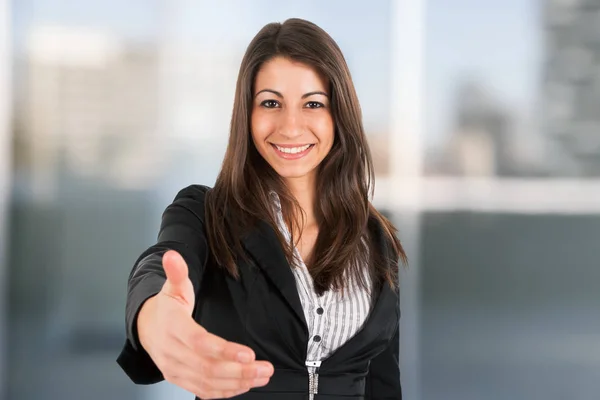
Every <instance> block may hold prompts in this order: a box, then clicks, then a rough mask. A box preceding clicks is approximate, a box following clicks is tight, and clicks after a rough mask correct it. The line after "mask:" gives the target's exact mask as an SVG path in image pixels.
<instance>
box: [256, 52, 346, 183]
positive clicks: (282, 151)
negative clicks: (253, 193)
mask: <svg viewBox="0 0 600 400" xmlns="http://www.w3.org/2000/svg"><path fill="white" fill-rule="evenodd" d="M254 87H255V89H254V93H253V95H254V101H253V104H252V118H251V129H252V140H253V141H254V145H255V146H256V149H257V150H258V152H259V153H260V154H261V155H262V157H263V158H264V159H265V160H266V161H267V162H268V163H269V165H271V167H272V168H273V169H274V170H275V171H276V172H277V173H278V174H279V175H280V176H281V177H283V178H284V179H285V180H286V181H290V180H297V179H302V180H308V181H309V182H311V183H312V182H314V178H315V176H316V171H317V167H318V165H319V164H320V163H321V161H323V159H324V158H325V156H327V153H329V150H331V146H332V145H333V138H334V124H333V118H332V115H331V109H330V102H329V99H330V93H329V90H328V84H327V81H326V80H325V79H324V78H323V77H322V76H320V75H319V74H318V73H317V72H316V71H315V70H314V69H313V68H312V67H309V66H308V65H306V64H302V63H298V62H295V61H291V60H289V59H286V58H283V57H276V58H273V59H272V60H270V61H268V62H266V63H265V64H263V66H262V67H261V68H260V70H259V71H258V73H257V75H256V81H255V85H254Z"/></svg>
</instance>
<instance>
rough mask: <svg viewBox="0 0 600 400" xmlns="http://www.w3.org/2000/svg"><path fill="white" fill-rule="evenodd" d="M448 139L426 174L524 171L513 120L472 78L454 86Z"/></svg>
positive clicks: (516, 173) (517, 173)
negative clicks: (518, 151)
mask: <svg viewBox="0 0 600 400" xmlns="http://www.w3.org/2000/svg"><path fill="white" fill-rule="evenodd" d="M453 104H454V105H455V106H454V107H455V108H454V111H453V125H452V126H451V130H450V135H449V137H448V140H447V141H446V142H445V143H444V144H443V147H442V149H440V150H439V152H438V154H436V155H433V160H434V161H433V165H431V164H430V165H429V166H428V168H427V174H438V173H441V174H450V175H454V176H476V177H483V176H514V175H520V174H523V173H525V171H523V170H522V168H521V166H522V165H523V160H520V159H518V156H517V154H518V153H517V152H516V151H515V150H516V148H517V147H518V141H517V138H516V137H515V121H514V118H513V116H512V114H511V113H510V112H509V110H508V109H507V108H506V107H504V106H503V105H502V104H501V102H500V101H499V100H498V99H496V98H495V97H494V96H493V94H492V93H491V92H490V91H489V90H488V88H487V87H486V86H485V85H483V84H481V83H479V82H478V81H476V80H472V79H467V80H463V81H461V82H460V83H459V85H458V86H457V90H456V93H455V96H454V100H453Z"/></svg>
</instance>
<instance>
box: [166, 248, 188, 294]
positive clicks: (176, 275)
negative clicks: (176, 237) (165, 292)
mask: <svg viewBox="0 0 600 400" xmlns="http://www.w3.org/2000/svg"><path fill="white" fill-rule="evenodd" d="M162 263H163V268H164V270H165V274H166V275H167V280H168V282H169V283H170V284H171V285H172V286H173V287H177V286H180V285H183V284H184V283H185V282H186V281H187V279H188V266H187V264H186V262H185V260H184V259H183V257H182V256H181V254H179V253H178V252H176V251H175V250H169V251H167V252H166V253H165V254H164V255H163V258H162Z"/></svg>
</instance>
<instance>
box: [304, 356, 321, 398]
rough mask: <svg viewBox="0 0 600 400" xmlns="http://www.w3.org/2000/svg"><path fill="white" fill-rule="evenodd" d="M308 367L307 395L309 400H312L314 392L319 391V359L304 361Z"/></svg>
mask: <svg viewBox="0 0 600 400" xmlns="http://www.w3.org/2000/svg"><path fill="white" fill-rule="evenodd" d="M306 367H307V368H308V395H309V397H308V398H309V400H314V398H315V394H318V393H319V368H320V367H321V361H306Z"/></svg>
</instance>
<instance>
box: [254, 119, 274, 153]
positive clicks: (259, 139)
mask: <svg viewBox="0 0 600 400" xmlns="http://www.w3.org/2000/svg"><path fill="white" fill-rule="evenodd" d="M251 128H252V139H253V140H254V143H255V144H256V145H257V146H264V145H265V143H264V140H265V139H266V138H267V137H268V136H269V135H271V134H272V133H273V130H274V128H273V122H272V121H271V119H270V118H265V117H264V116H261V115H260V113H257V114H253V115H252V122H251Z"/></svg>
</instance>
